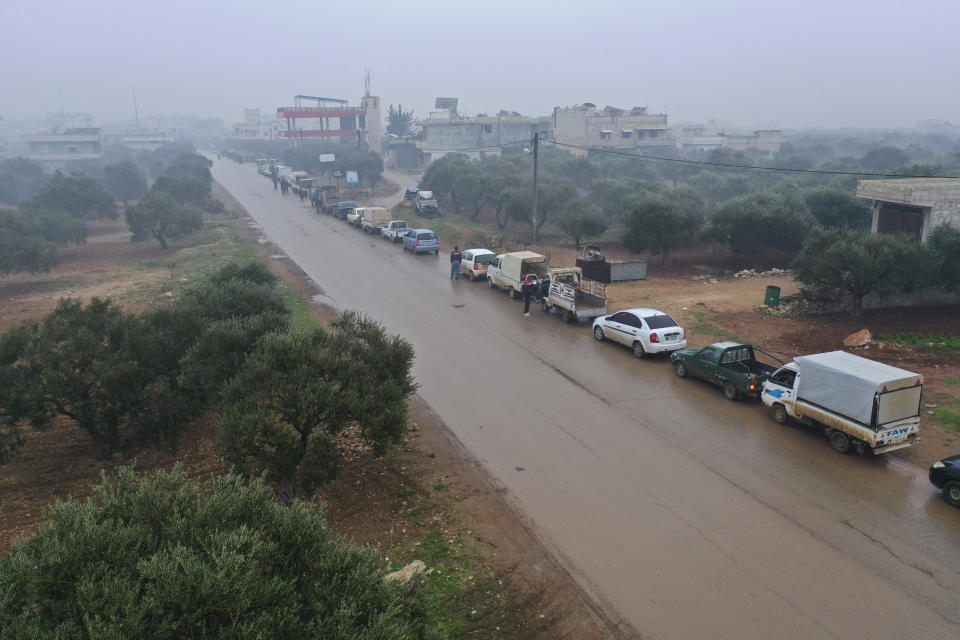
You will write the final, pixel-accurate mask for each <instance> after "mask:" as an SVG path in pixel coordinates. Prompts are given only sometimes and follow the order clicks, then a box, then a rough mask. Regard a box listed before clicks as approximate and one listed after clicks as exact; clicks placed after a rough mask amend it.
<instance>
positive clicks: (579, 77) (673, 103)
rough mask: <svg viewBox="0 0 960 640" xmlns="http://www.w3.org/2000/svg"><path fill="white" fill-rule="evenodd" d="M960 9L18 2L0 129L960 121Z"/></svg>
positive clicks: (7, 32) (681, 3)
mask: <svg viewBox="0 0 960 640" xmlns="http://www.w3.org/2000/svg"><path fill="white" fill-rule="evenodd" d="M958 24H960V2H957V0H915V1H913V2H906V1H903V2H895V1H891V0H807V1H805V2H797V1H791V2H783V1H781V0H727V1H726V2H710V1H709V0H706V1H704V0H701V1H699V2H697V1H687V0H660V1H658V2H649V1H646V0H622V1H620V2H612V1H609V0H578V1H568V0H553V1H552V2H533V1H529V0H513V1H501V0H486V1H479V0H475V1H473V2H452V1H450V0H446V1H442V2H424V1H415V0H410V1H404V0H394V1H391V2H381V1H379V0H371V1H367V2H361V1H350V0H344V1H343V2H331V1H329V0H314V1H313V2H307V1H301V0H280V1H279V2H277V1H269V0H260V1H258V2H250V1H249V0H234V1H231V2H227V1H226V0H217V1H209V0H207V1H204V0H192V1H191V0H186V1H184V0H154V1H153V2H143V3H141V2H137V1H136V0H124V1H115V0H86V1H84V0H57V1H47V0H39V1H31V0H6V1H4V2H2V3H0V33H2V36H0V115H2V116H4V117H6V118H39V117H42V116H43V115H44V114H46V113H48V112H52V111H58V110H60V109H61V106H62V108H63V109H65V110H66V111H68V112H74V111H80V112H88V113H90V114H92V115H93V116H94V117H95V118H96V120H97V121H98V123H104V122H111V121H117V120H132V118H133V101H132V98H131V85H136V91H137V98H138V102H139V108H140V115H141V117H147V116H151V115H162V114H171V113H196V114H198V115H201V116H215V117H221V118H223V119H224V120H225V121H226V122H227V123H231V122H235V121H239V120H242V116H243V109H244V108H253V107H259V108H260V109H261V110H262V111H263V113H264V115H265V116H268V117H272V116H273V114H274V113H275V110H276V108H277V107H278V106H283V105H288V104H291V103H292V101H293V95H295V94H298V93H303V94H310V95H321V96H328V97H335V98H346V99H349V100H350V103H351V104H357V103H358V102H359V98H360V96H361V95H362V94H363V74H364V69H365V68H369V69H370V72H371V79H372V87H371V93H372V94H373V95H379V96H381V98H382V100H383V103H384V104H385V105H386V104H389V103H398V102H399V103H402V104H403V106H404V107H405V108H413V109H414V111H415V112H416V115H417V116H418V117H421V116H426V115H427V112H428V111H429V110H430V109H431V108H432V106H433V100H434V98H435V97H436V96H453V97H459V98H460V104H461V112H466V113H468V114H470V115H473V114H476V113H478V112H487V113H496V112H497V111H498V110H500V109H501V108H505V109H510V110H516V111H520V112H522V113H524V114H526V115H547V114H549V113H551V111H552V109H553V107H554V106H568V105H572V104H576V103H580V102H587V101H589V102H594V103H596V104H597V105H599V106H604V105H607V104H612V105H616V106H620V107H624V108H628V107H631V106H648V107H649V108H650V110H651V111H653V112H657V113H660V112H662V111H663V110H664V109H666V112H667V114H668V115H669V119H670V122H671V123H678V122H692V121H697V122H705V121H707V120H708V119H710V118H717V119H720V120H721V121H724V122H727V123H732V124H737V125H743V126H777V127H784V128H796V127H836V126H862V127H886V126H889V127H901V126H913V125H914V124H915V123H916V122H917V121H918V120H923V119H946V120H951V121H952V122H954V123H960V82H958V75H960V74H958V66H960V38H958V35H957V26H958Z"/></svg>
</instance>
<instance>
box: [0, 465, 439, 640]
mask: <svg viewBox="0 0 960 640" xmlns="http://www.w3.org/2000/svg"><path fill="white" fill-rule="evenodd" d="M44 518H45V522H44V524H43V525H41V526H40V527H39V528H38V529H37V531H36V535H34V536H33V537H31V538H18V539H16V540H14V543H13V546H12V549H11V552H10V555H9V556H8V557H2V558H0V594H3V597H2V598H0V636H3V637H10V638H50V639H53V640H60V639H62V640H67V639H72V638H138V639H141V640H154V639H156V640H160V639H166V638H174V637H176V638H195V639H197V640H200V639H201V638H207V639H211V638H223V639H224V640H226V639H228V638H229V639H232V640H248V639H249V640H259V639H261V638H337V639H339V640H371V639H374V638H390V639H391V640H426V639H428V638H433V637H436V636H435V635H434V632H432V631H431V627H432V625H431V624H430V618H429V615H428V613H427V606H426V605H427V594H426V590H425V585H424V583H423V582H422V581H421V580H419V579H414V580H412V581H411V582H409V583H407V584H403V583H401V582H397V581H385V580H384V579H383V574H384V570H385V563H384V562H383V560H381V559H380V558H379V557H378V555H377V553H376V552H375V551H373V550H370V549H365V548H362V547H357V546H353V545H349V544H346V543H344V542H342V541H341V540H340V539H339V538H338V537H337V535H336V534H335V533H334V532H333V531H331V530H330V528H329V527H328V526H327V524H326V521H325V517H324V513H323V511H322V510H320V509H317V508H316V507H313V506H310V505H307V504H304V503H302V502H294V503H293V504H292V505H290V506H284V505H281V504H279V503H277V502H276V501H275V500H274V499H273V496H272V492H271V490H270V488H269V487H267V486H266V485H265V484H264V482H263V480H262V479H253V480H250V481H249V482H247V481H244V480H243V479H242V478H241V477H239V476H237V475H233V474H230V475H226V476H222V477H219V478H216V479H213V480H210V481H208V482H204V483H201V482H196V481H191V480H189V479H188V478H187V473H186V471H185V470H184V469H182V468H179V467H178V468H175V469H174V470H172V471H162V472H160V473H158V474H157V476H156V477H155V478H153V479H150V478H146V477H142V476H137V475H136V474H135V473H134V472H133V471H132V470H131V469H130V468H126V467H120V468H119V469H117V470H116V472H115V473H114V474H113V475H107V474H104V475H103V476H102V480H101V483H100V485H99V486H97V487H95V488H94V491H93V495H92V496H91V497H90V498H88V499H87V500H86V501H84V502H80V501H74V500H70V501H65V502H63V501H58V502H56V503H55V504H54V505H53V506H51V507H49V508H47V509H46V510H45V512H44Z"/></svg>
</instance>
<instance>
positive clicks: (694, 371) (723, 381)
mask: <svg viewBox="0 0 960 640" xmlns="http://www.w3.org/2000/svg"><path fill="white" fill-rule="evenodd" d="M756 351H758V352H760V353H762V354H763V355H765V356H767V357H769V358H772V359H773V360H775V361H777V362H779V363H780V364H783V361H781V360H780V359H779V358H776V357H774V356H772V355H770V354H769V353H767V352H766V351H762V350H760V349H756ZM670 361H671V362H673V370H674V372H675V373H676V374H677V375H678V376H679V377H681V378H686V377H687V376H693V377H694V378H702V379H704V380H706V381H707V382H712V383H714V384H716V385H720V386H721V387H722V388H723V395H725V396H726V397H727V399H729V400H736V399H737V398H739V397H740V395H741V394H749V395H759V394H760V391H761V390H762V389H763V383H764V382H765V381H766V380H767V378H768V377H769V376H770V374H771V373H773V372H774V371H775V370H776V367H774V366H772V365H769V364H766V363H763V362H758V361H757V359H756V357H755V354H754V347H752V346H751V345H749V344H740V343H739V342H715V343H714V344H711V345H707V346H706V347H703V348H700V349H682V350H680V351H674V352H673V353H672V354H670Z"/></svg>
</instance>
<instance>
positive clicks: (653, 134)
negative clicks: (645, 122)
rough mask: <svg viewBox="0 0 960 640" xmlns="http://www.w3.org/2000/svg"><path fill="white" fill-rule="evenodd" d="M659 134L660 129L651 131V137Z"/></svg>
mask: <svg viewBox="0 0 960 640" xmlns="http://www.w3.org/2000/svg"><path fill="white" fill-rule="evenodd" d="M659 134H660V132H659V131H651V132H650V137H651V138H656V137H657V136H658V135H659Z"/></svg>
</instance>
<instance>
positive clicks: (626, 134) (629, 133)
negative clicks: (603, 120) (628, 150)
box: [620, 129, 633, 138]
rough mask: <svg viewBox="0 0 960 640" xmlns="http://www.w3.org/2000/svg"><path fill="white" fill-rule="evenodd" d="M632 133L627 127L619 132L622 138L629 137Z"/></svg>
mask: <svg viewBox="0 0 960 640" xmlns="http://www.w3.org/2000/svg"><path fill="white" fill-rule="evenodd" d="M632 134H633V131H630V130H629V129H624V130H623V131H621V132H620V135H621V136H623V137H624V138H629V137H630V136H631V135H632Z"/></svg>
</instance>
